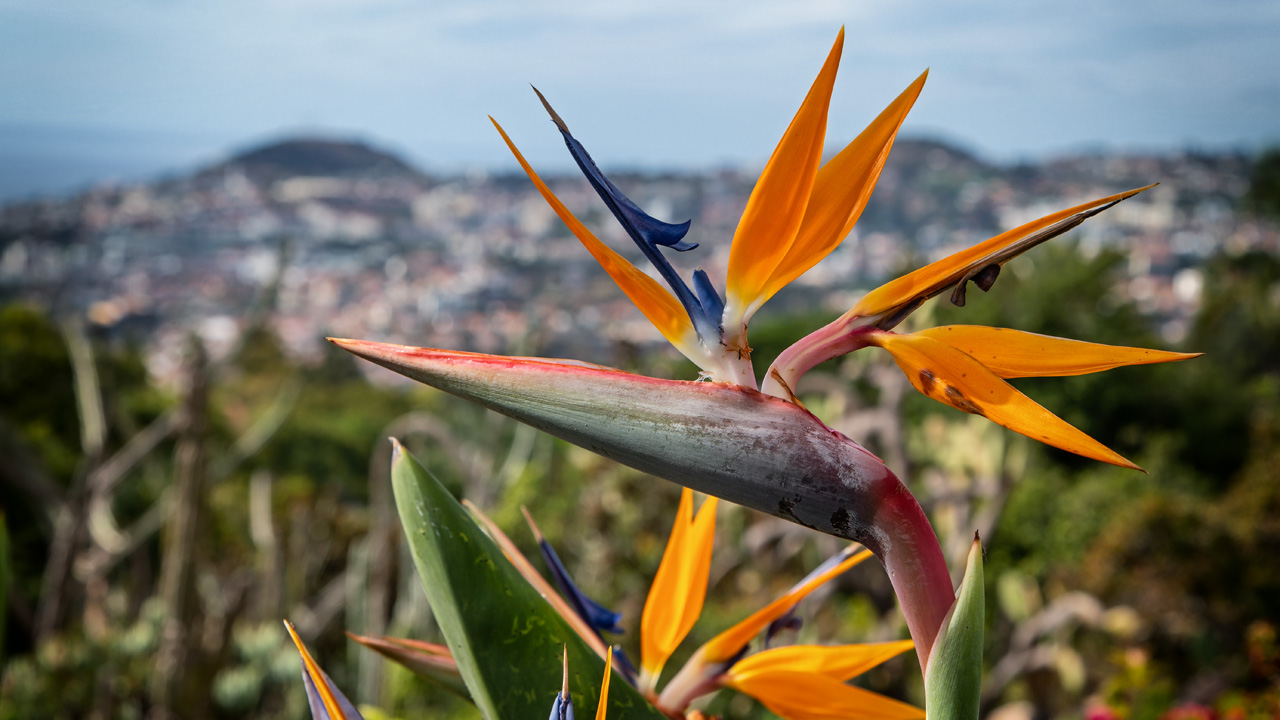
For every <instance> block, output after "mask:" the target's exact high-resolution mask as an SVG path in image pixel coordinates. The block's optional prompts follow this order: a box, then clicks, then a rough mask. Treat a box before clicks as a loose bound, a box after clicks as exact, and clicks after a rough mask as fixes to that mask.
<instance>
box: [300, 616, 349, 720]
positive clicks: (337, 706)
mask: <svg viewBox="0 0 1280 720" xmlns="http://www.w3.org/2000/svg"><path fill="white" fill-rule="evenodd" d="M284 626H285V629H287V630H288V631H289V637H291V638H293V644H294V645H295V646H296V647H297V648H298V655H300V656H302V672H303V673H304V674H305V675H306V677H305V678H304V680H307V681H308V684H307V701H308V702H309V703H310V704H311V714H312V715H313V716H315V717H317V718H318V717H319V715H318V713H317V712H316V711H317V709H319V708H317V707H316V702H317V701H319V703H320V705H321V706H322V708H323V709H324V711H325V713H326V715H325V717H327V718H329V719H330V720H361V718H360V713H359V711H357V710H356V709H355V706H354V705H352V704H351V701H350V700H348V699H347V698H346V696H344V695H343V694H342V691H341V690H338V688H337V687H336V686H335V685H334V684H333V680H331V679H330V678H329V675H328V674H327V673H326V672H325V671H324V670H323V669H321V667H320V665H319V663H317V662H316V661H315V658H313V657H311V653H310V652H308V651H307V646H306V645H304V644H303V643H302V638H300V637H298V632H297V630H295V629H294V627H293V623H291V622H289V621H288V620H285V621H284Z"/></svg>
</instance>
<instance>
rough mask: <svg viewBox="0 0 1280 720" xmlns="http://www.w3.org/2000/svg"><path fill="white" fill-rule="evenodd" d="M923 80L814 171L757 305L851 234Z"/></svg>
mask: <svg viewBox="0 0 1280 720" xmlns="http://www.w3.org/2000/svg"><path fill="white" fill-rule="evenodd" d="M928 76H929V71H927V70H926V71H925V72H923V73H921V75H920V77H918V78H916V81H915V82H913V83H911V86H910V87H908V88H907V89H906V90H903V91H902V94H901V95H899V96H898V98H897V99H896V100H894V101H893V102H892V103H891V104H890V105H889V107H887V108H885V109H884V111H883V112H881V113H880V115H879V117H877V118H876V119H875V120H874V121H873V122H872V123H871V124H870V125H868V126H867V129H866V130H863V131H862V133H861V134H860V135H858V137H857V138H855V139H854V141H853V142H851V143H849V145H848V146H846V147H845V149H844V150H841V151H840V154H839V155H836V156H835V157H834V158H832V159H831V160H830V161H828V162H827V164H826V165H823V166H822V169H820V170H819V171H818V176H817V179H816V180H815V181H814V183H813V193H812V194H811V195H810V197H809V206H808V208H806V210H805V214H804V221H803V222H802V223H801V224H800V231H799V232H798V233H797V234H796V240H795V242H794V243H792V245H791V248H790V249H789V250H787V254H786V257H784V258H783V259H782V261H781V262H780V263H779V264H778V267H777V268H776V269H775V270H774V271H773V274H772V275H770V277H769V281H768V283H766V284H765V288H764V292H763V293H762V294H761V297H760V300H759V302H760V304H763V303H764V302H765V301H766V300H768V299H769V298H770V297H773V295H774V293H776V292H778V291H779V290H781V289H782V288H783V287H785V286H786V285H787V283H789V282H791V281H792V280H795V279H796V278H798V277H800V276H801V275H803V274H804V273H805V272H807V271H808V270H809V268H811V267H813V266H814V265H816V264H818V262H819V261H821V260H822V259H823V258H825V257H826V256H827V255H829V254H831V251H832V250H835V249H836V247H838V246H839V245H840V243H841V242H843V241H844V238H845V236H846V235H848V234H849V231H850V230H852V229H853V226H854V224H855V223H857V222H858V218H859V217H860V216H861V215H862V210H863V209H864V208H865V207H866V206H867V200H869V199H870V198H871V191H872V190H874V189H875V187H876V181H877V180H879V179H880V171H881V170H883V169H884V163H885V160H887V159H888V157H889V150H890V149H891V148H893V141H894V139H895V138H896V137H897V136H898V128H899V127H901V126H902V121H903V120H904V119H906V117H907V113H908V112H910V111H911V106H912V105H914V104H915V102H916V98H917V97H919V96H920V90H921V89H922V88H924V81H925V78H927V77H928Z"/></svg>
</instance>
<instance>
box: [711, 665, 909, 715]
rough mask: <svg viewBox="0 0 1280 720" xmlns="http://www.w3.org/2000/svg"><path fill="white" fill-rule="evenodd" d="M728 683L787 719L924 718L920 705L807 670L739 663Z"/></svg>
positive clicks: (726, 681)
mask: <svg viewBox="0 0 1280 720" xmlns="http://www.w3.org/2000/svg"><path fill="white" fill-rule="evenodd" d="M739 665H741V663H739ZM725 684H726V685H728V686H729V687H731V688H733V689H735V690H737V691H738V692H742V693H746V694H747V695H750V696H751V697H753V698H755V699H757V700H759V701H760V702H761V703H763V704H764V706H765V707H767V708H769V709H770V710H772V711H773V712H774V713H776V714H777V715H779V716H780V717H783V718H786V719H787V720H837V719H841V720H843V719H845V718H867V719H868V720H916V718H923V717H924V711H923V710H921V709H920V708H917V707H914V706H912V705H907V704H906V703H902V702H898V701H897V700H892V699H890V698H887V697H885V696H883V695H877V694H876V693H873V692H871V691H869V690H863V689H862V688H856V687H853V686H851V685H845V684H844V683H842V682H840V681H839V680H833V679H832V678H830V677H828V676H826V675H821V674H816V673H811V672H807V671H803V670H769V671H765V672H739V670H738V667H737V666H735V667H733V668H732V669H730V670H729V672H728V674H727V675H726V677H725Z"/></svg>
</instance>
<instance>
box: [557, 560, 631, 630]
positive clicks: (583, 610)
mask: <svg viewBox="0 0 1280 720" xmlns="http://www.w3.org/2000/svg"><path fill="white" fill-rule="evenodd" d="M538 549H539V550H541V551H542V559H543V560H545V561H546V563H547V566H548V567H549V568H551V576H552V577H553V578H555V581H556V585H558V586H559V587H560V594H561V595H563V596H564V597H565V599H566V600H568V601H569V604H570V605H572V606H573V610H574V612H576V613H578V617H580V618H582V619H583V621H585V622H586V623H587V624H588V625H590V626H591V629H592V630H595V631H596V634H597V635H599V634H600V632H601V631H604V632H611V633H620V632H623V630H622V628H620V627H618V621H620V620H622V613H616V612H614V611H612V610H610V609H609V608H607V607H605V606H603V605H601V604H600V603H598V602H596V601H595V600H592V599H591V598H589V597H587V595H586V594H585V593H583V592H582V591H581V590H579V589H578V586H577V585H576V584H574V582H573V578H571V577H569V571H568V570H567V569H565V566H564V563H562V562H560V556H558V555H556V551H555V548H553V547H551V543H549V542H547V541H546V539H542V540H539V541H538Z"/></svg>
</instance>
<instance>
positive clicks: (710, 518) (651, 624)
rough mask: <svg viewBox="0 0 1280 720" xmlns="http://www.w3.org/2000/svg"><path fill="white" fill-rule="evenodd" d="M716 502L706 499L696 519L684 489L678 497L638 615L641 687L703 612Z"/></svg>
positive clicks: (651, 684) (689, 494) (652, 682)
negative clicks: (663, 544)
mask: <svg viewBox="0 0 1280 720" xmlns="http://www.w3.org/2000/svg"><path fill="white" fill-rule="evenodd" d="M718 502H719V500H717V499H716V498H714V497H708V498H707V500H706V502H704V503H703V504H702V508H701V509H700V510H699V511H698V515H697V517H696V518H695V517H694V515H693V491H692V490H690V489H689V488H684V489H683V490H682V491H681V493H680V508H679V510H677V512H676V522H675V526H674V527H672V528H671V537H670V538H669V539H668V540H667V549H666V550H665V551H664V552H663V553H662V563H661V564H659V565H658V572H657V574H656V575H654V578H653V585H652V586H651V587H650V588H649V597H648V598H647V599H646V600H645V603H644V612H643V614H642V615H641V617H640V669H641V671H642V675H643V677H642V678H641V682H640V684H641V687H645V686H646V685H647V686H648V687H649V688H650V689H652V687H654V686H655V685H656V683H657V681H658V675H659V673H661V672H662V666H663V665H665V664H666V662H667V658H669V657H671V653H672V652H674V651H675V649H676V647H677V646H678V645H679V644H680V641H682V640H684V638H685V636H686V635H688V634H689V630H690V629H691V628H692V627H693V624H694V623H695V622H696V621H697V620H698V616H699V615H701V614H702V602H703V600H704V599H705V598H706V595H707V575H708V573H709V572H710V570H711V547H712V544H713V543H714V541H715V532H716V507H717V504H718Z"/></svg>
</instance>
